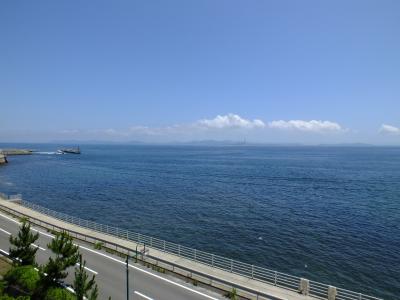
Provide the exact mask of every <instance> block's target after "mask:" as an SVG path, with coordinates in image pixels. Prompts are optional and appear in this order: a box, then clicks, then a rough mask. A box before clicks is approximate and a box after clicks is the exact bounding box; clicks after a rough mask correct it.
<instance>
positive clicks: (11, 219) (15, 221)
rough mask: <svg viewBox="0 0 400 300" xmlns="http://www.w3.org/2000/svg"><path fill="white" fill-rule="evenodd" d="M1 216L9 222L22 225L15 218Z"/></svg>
mask: <svg viewBox="0 0 400 300" xmlns="http://www.w3.org/2000/svg"><path fill="white" fill-rule="evenodd" d="M0 216H1V217H3V218H6V219H8V220H10V221H12V222H14V223H17V224H20V223H19V222H18V221H17V220H14V219H13V218H10V217H7V216H5V215H3V214H0Z"/></svg>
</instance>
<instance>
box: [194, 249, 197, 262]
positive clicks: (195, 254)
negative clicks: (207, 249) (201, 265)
mask: <svg viewBox="0 0 400 300" xmlns="http://www.w3.org/2000/svg"><path fill="white" fill-rule="evenodd" d="M194 260H197V251H196V249H194Z"/></svg>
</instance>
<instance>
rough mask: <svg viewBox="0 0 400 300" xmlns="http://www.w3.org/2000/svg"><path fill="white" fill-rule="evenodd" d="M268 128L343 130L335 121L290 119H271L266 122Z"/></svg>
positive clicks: (321, 130)
mask: <svg viewBox="0 0 400 300" xmlns="http://www.w3.org/2000/svg"><path fill="white" fill-rule="evenodd" d="M268 126H269V127H270V128H274V129H288V130H300V131H308V132H337V131H343V128H342V127H341V126H340V125H339V124H338V123H335V122H331V121H318V120H311V121H303V120H290V121H284V120H279V121H272V122H269V123H268Z"/></svg>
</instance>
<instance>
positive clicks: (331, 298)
mask: <svg viewBox="0 0 400 300" xmlns="http://www.w3.org/2000/svg"><path fill="white" fill-rule="evenodd" d="M336 295H337V290H336V287H334V286H329V287H328V300H335V299H336Z"/></svg>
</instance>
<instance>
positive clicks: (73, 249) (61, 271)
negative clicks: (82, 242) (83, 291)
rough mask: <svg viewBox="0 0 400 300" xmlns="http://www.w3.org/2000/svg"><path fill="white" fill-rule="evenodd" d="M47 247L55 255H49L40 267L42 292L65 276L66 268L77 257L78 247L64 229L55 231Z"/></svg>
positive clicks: (66, 273) (72, 264)
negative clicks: (47, 259) (44, 263)
mask: <svg viewBox="0 0 400 300" xmlns="http://www.w3.org/2000/svg"><path fill="white" fill-rule="evenodd" d="M47 247H48V248H49V249H50V250H51V251H52V252H53V253H54V254H55V257H54V258H53V257H50V258H49V261H48V262H47V264H46V265H44V266H42V267H41V268H40V271H41V272H40V273H41V282H42V292H43V291H46V290H47V289H48V288H49V287H52V286H57V285H58V284H59V282H60V280H62V279H64V278H66V277H67V276H68V272H67V271H66V270H67V268H69V267H71V266H74V265H75V264H76V263H77V262H78V259H79V252H78V249H79V247H78V246H75V245H74V244H73V242H72V237H71V236H70V235H69V234H68V233H67V232H65V231H63V232H61V233H57V234H56V236H55V238H54V239H53V240H52V241H51V242H50V243H49V244H48V245H47Z"/></svg>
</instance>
